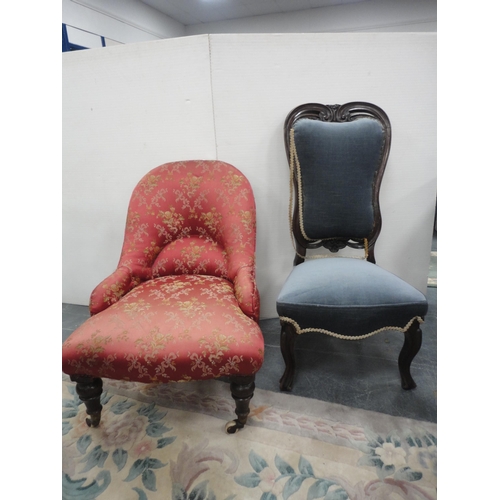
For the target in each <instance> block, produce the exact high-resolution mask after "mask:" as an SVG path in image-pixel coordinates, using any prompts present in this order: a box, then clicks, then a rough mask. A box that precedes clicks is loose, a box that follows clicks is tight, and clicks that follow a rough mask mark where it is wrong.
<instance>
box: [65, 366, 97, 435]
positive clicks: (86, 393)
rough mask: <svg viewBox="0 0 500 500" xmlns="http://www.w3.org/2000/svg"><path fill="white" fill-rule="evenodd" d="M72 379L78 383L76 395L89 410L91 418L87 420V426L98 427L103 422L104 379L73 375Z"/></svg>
mask: <svg viewBox="0 0 500 500" xmlns="http://www.w3.org/2000/svg"><path fill="white" fill-rule="evenodd" d="M70 378H71V380H72V381H73V382H76V393H77V394H78V396H79V398H80V399H81V401H82V402H83V403H84V404H85V407H86V408H87V414H88V416H89V417H90V418H87V419H86V420H85V421H86V422H87V425H88V426H89V427H97V426H98V425H99V422H100V421H101V410H102V405H101V394H102V379H100V378H97V377H91V376H89V375H71V377H70Z"/></svg>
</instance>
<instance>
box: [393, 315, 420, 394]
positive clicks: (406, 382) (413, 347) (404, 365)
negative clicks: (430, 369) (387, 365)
mask: <svg viewBox="0 0 500 500" xmlns="http://www.w3.org/2000/svg"><path fill="white" fill-rule="evenodd" d="M421 345H422V330H421V329H420V323H419V322H418V321H417V320H415V321H414V322H413V323H412V325H411V326H410V328H408V330H406V332H405V341H404V344H403V348H402V349H401V352H400V354H399V360H398V364H399V373H400V375H401V386H402V387H403V389H405V390H409V389H414V388H415V387H417V384H416V383H415V381H414V380H413V378H412V376H411V374H410V365H411V362H412V361H413V358H414V357H415V356H416V355H417V353H418V351H419V350H420V346H421Z"/></svg>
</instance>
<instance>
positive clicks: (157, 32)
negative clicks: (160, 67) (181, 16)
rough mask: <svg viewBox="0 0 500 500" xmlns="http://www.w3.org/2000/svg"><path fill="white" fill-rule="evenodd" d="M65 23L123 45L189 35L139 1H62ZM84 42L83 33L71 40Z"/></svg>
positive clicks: (93, 46) (182, 27) (166, 17)
mask: <svg viewBox="0 0 500 500" xmlns="http://www.w3.org/2000/svg"><path fill="white" fill-rule="evenodd" d="M62 22H63V24H67V25H68V26H70V27H72V28H74V29H75V28H77V29H78V30H84V31H87V32H90V33H93V34H95V35H99V36H103V37H105V38H107V39H110V40H111V41H115V42H119V43H135V42H144V41H148V40H159V39H162V38H172V37H178V36H183V35H184V34H185V28H184V25H183V24H181V23H179V22H177V21H174V20H173V19H171V18H170V17H168V16H166V15H165V14H162V13H161V12H158V11H157V10H156V9H153V8H151V7H149V6H148V5H146V4H144V3H142V2H141V1H139V0H62ZM80 37H82V38H80ZM87 38H88V37H87ZM82 39H83V34H81V33H78V31H76V30H73V31H72V33H71V34H70V37H69V40H70V42H72V43H76V44H79V42H80V43H81V44H82V45H83V43H84V42H82ZM91 42H92V41H91ZM107 45H109V43H108V44H107ZM83 46H84V47H86V46H88V45H83ZM96 46H97V47H99V46H100V45H90V48H95V47H96Z"/></svg>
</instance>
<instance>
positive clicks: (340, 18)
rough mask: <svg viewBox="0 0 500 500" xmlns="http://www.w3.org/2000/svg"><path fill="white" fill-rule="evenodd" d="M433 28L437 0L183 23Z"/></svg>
mask: <svg viewBox="0 0 500 500" xmlns="http://www.w3.org/2000/svg"><path fill="white" fill-rule="evenodd" d="M360 31H369V32H387V31H389V32H427V31H430V32H436V31H437V2H436V0H370V1H366V2H359V3H348V4H341V5H335V6H332V7H321V8H316V9H311V10H306V11H297V12H289V13H285V14H268V15H265V16H255V17H247V18H242V19H233V20H229V21H219V22H213V23H203V24H195V25H192V26H186V35H197V34H201V33H335V32H360Z"/></svg>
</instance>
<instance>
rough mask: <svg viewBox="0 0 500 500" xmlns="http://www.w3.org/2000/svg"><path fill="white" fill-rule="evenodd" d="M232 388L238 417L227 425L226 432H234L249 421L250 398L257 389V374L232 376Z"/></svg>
mask: <svg viewBox="0 0 500 500" xmlns="http://www.w3.org/2000/svg"><path fill="white" fill-rule="evenodd" d="M230 388H231V395H232V396H233V399H234V400H235V401H236V416H237V417H238V418H237V419H236V420H233V421H232V422H229V423H228V424H227V425H226V432H227V433H228V434H234V433H235V432H237V431H238V430H239V429H242V428H243V427H244V426H245V424H246V423H247V418H248V414H249V413H250V400H251V399H252V397H253V393H254V390H255V375H250V376H248V377H231V384H230Z"/></svg>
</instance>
